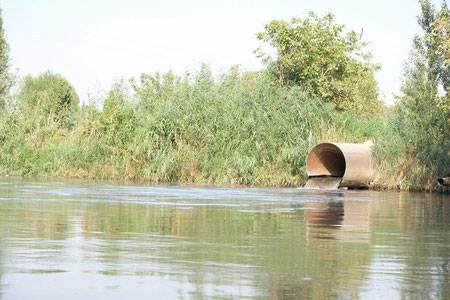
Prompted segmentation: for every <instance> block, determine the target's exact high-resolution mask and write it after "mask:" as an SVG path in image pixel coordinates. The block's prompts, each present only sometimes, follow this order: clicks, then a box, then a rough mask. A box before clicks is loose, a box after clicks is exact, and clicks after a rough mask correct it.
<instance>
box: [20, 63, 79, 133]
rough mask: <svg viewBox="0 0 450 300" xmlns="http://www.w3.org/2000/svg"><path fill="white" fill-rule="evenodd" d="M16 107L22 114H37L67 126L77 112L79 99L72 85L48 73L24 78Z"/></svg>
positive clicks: (60, 77) (59, 76)
mask: <svg viewBox="0 0 450 300" xmlns="http://www.w3.org/2000/svg"><path fill="white" fill-rule="evenodd" d="M17 101H18V107H19V109H20V110H21V111H22V113H24V114H29V113H31V112H35V113H38V114H39V115H41V116H42V117H43V118H47V119H52V120H54V121H57V122H59V123H61V124H62V125H65V126H68V125H70V124H71V122H73V119H74V114H75V113H76V112H77V111H78V104H79V99H78V95H77V93H76V92H75V89H74V88H73V87H72V85H71V84H70V83H69V82H68V81H67V80H66V79H65V78H64V77H62V76H61V75H59V74H55V73H52V72H50V71H47V72H44V73H42V74H40V75H39V76H37V77H32V76H31V75H28V76H26V77H25V78H24V80H23V83H22V86H21V89H20V93H19V95H18V100H17Z"/></svg>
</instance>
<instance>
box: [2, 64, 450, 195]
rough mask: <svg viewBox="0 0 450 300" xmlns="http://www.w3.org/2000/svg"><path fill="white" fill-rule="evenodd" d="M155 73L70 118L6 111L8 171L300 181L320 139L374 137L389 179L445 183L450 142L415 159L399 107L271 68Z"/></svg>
mask: <svg viewBox="0 0 450 300" xmlns="http://www.w3.org/2000/svg"><path fill="white" fill-rule="evenodd" d="M171 76H172V77H171ZM164 78H165V79H164ZM168 78H169V79H168ZM150 79H154V78H150ZM150 82H151V81H150V80H147V81H142V82H141V83H140V85H139V86H135V92H134V93H130V92H129V91H127V85H126V84H125V83H122V84H117V85H116V86H115V87H113V89H111V91H110V92H109V94H108V97H107V98H106V99H105V100H104V101H103V103H102V108H99V106H98V103H95V102H93V103H90V104H88V105H83V106H82V107H81V109H80V110H79V111H77V112H74V113H73V115H71V118H70V121H68V120H67V119H66V120H63V121H61V119H58V118H49V117H48V116H45V115H43V114H42V113H41V112H40V111H38V110H36V111H29V112H27V113H26V114H23V113H21V112H20V111H18V110H6V111H2V122H0V140H1V143H0V174H9V175H19V176H26V175H31V176H36V175H39V176H63V177H75V178H91V179H94V178H95V179H126V180H143V181H151V182H178V183H179V182H186V183H202V184H203V183H204V184H227V185H228V184H231V185H254V186H301V185H304V183H305V182H306V179H307V177H306V170H305V160H306V156H307V155H308V153H309V151H310V149H311V148H312V147H313V146H314V145H316V144H318V143H320V142H328V141H333V142H345V143H363V142H366V141H368V140H372V141H373V142H374V144H375V147H374V151H375V157H376V160H377V166H378V176H377V179H376V183H377V185H379V186H380V187H382V188H388V189H396V188H399V189H402V190H408V189H411V188H414V189H416V188H420V189H423V190H436V186H435V185H434V181H435V180H436V178H438V176H439V175H441V174H443V173H445V172H446V170H445V169H444V166H448V165H449V159H448V156H446V153H445V151H444V152H443V151H441V152H439V151H437V152H436V151H434V152H430V154H431V155H432V156H433V155H434V157H432V159H431V160H428V161H423V160H422V161H421V160H415V159H414V155H416V154H414V152H412V151H411V150H414V149H413V148H405V145H404V140H403V139H402V137H401V136H400V134H399V132H398V131H396V129H397V127H395V126H393V122H394V121H395V118H396V117H397V116H396V115H395V114H393V113H392V112H389V111H386V112H385V113H384V114H380V115H379V116H358V115H356V114H352V113H349V112H341V111H337V110H335V109H334V107H333V106H332V105H331V104H329V103H324V102H323V101H321V100H320V99H318V98H317V97H314V96H312V95H311V94H310V93H309V92H308V91H307V90H304V89H302V88H300V87H292V88H281V87H279V86H278V85H277V84H276V83H275V82H273V81H272V80H271V79H270V78H269V77H268V76H267V74H265V73H253V72H239V71H236V70H231V71H230V72H229V73H227V74H223V75H222V76H221V77H220V78H219V79H217V78H214V77H213V76H212V75H211V73H210V72H209V70H208V69H203V70H201V71H200V72H199V73H197V74H195V75H194V76H186V77H179V78H176V77H174V76H173V75H171V74H166V75H164V76H162V77H161V78H159V79H158V81H157V82H158V83H159V85H158V89H157V90H155V84H152V85H150ZM169 83H170V84H169ZM439 134H441V133H439ZM442 140H444V141H443V143H444V144H445V143H446V142H445V139H442ZM435 147H436V148H437V149H438V147H439V144H436V145H435ZM433 149H435V148H433ZM438 150H439V149H438ZM438 161H441V163H439V164H436V162H438ZM404 162H407V163H404ZM429 162H430V163H431V164H430V163H429ZM411 166H412V167H413V168H412V167H411Z"/></svg>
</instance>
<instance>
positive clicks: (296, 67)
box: [255, 12, 382, 114]
mask: <svg viewBox="0 0 450 300" xmlns="http://www.w3.org/2000/svg"><path fill="white" fill-rule="evenodd" d="M257 38H258V39H259V40H261V41H263V42H265V43H267V44H268V45H269V46H270V47H272V48H273V49H274V50H275V55H271V54H268V53H267V52H266V51H263V50H262V49H261V48H259V49H257V50H256V51H255V52H256V53H257V55H258V57H260V58H261V59H262V60H263V62H264V63H265V64H266V65H267V66H268V71H269V72H271V73H272V74H273V75H274V77H275V78H276V79H277V80H278V81H279V83H280V84H281V85H283V86H286V85H287V86H292V85H301V86H304V87H306V88H309V89H310V90H312V91H313V92H314V93H315V94H316V95H317V96H319V97H320V98H322V99H323V100H324V101H327V102H331V103H333V104H334V105H335V107H336V108H337V109H340V110H350V111H353V112H360V113H361V112H366V113H367V112H368V114H373V113H374V112H377V111H380V110H381V107H382V103H381V101H379V100H378V87H377V82H376V81H375V78H374V72H375V71H376V70H377V69H379V66H378V65H376V64H373V63H372V61H371V54H370V53H369V52H366V51H364V47H365V46H366V45H367V43H365V42H363V41H362V40H361V36H360V35H358V34H357V33H356V32H354V31H350V32H348V33H344V26H343V25H339V24H336V23H335V21H334V15H333V14H331V13H329V14H326V15H324V16H322V17H321V16H318V15H316V14H315V13H313V12H310V13H309V14H308V17H307V18H305V19H301V18H292V19H291V20H289V21H284V20H273V21H271V22H270V23H268V24H267V25H265V27H264V31H263V32H260V33H258V34H257Z"/></svg>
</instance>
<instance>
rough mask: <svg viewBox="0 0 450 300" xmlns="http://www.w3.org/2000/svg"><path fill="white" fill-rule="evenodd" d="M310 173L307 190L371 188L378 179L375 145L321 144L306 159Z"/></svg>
mask: <svg viewBox="0 0 450 300" xmlns="http://www.w3.org/2000/svg"><path fill="white" fill-rule="evenodd" d="M306 173H307V174H308V177H309V180H308V182H307V183H306V186H305V187H306V188H317V189H337V188H340V187H356V188H360V187H367V186H368V185H369V184H370V182H371V181H373V179H374V177H375V168H374V164H373V158H372V144H371V143H365V144H348V143H321V144H318V145H316V146H315V147H314V148H312V149H311V151H310V152H309V154H308V157H307V158H306Z"/></svg>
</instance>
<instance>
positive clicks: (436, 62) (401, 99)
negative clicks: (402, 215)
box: [392, 0, 450, 185]
mask: <svg viewBox="0 0 450 300" xmlns="http://www.w3.org/2000/svg"><path fill="white" fill-rule="evenodd" d="M419 3H420V5H421V8H422V14H421V15H420V16H419V17H418V23H419V25H420V26H421V27H422V29H423V31H424V35H423V36H416V37H415V38H414V40H413V47H412V51H411V54H410V59H409V61H408V63H407V64H406V65H405V71H404V79H403V83H402V86H401V89H400V90H401V92H402V95H401V96H397V103H396V106H395V110H396V114H395V117H394V119H393V124H392V125H393V128H394V130H395V131H396V132H397V133H398V135H399V137H400V140H396V141H394V142H395V143H396V144H397V147H398V148H401V147H402V146H403V147H404V149H403V151H399V155H402V156H404V157H406V162H405V163H403V164H402V166H401V168H399V170H401V172H402V173H403V174H404V175H405V177H406V178H407V179H408V180H406V181H407V182H408V183H409V184H412V185H415V184H417V185H430V184H431V182H433V178H435V177H436V176H438V175H439V174H441V175H442V174H446V173H447V172H448V169H447V168H448V166H449V165H450V161H449V157H450V152H449V149H450V144H449V139H448V132H449V127H448V121H449V119H450V98H449V95H448V86H449V68H448V67H446V66H445V60H444V56H443V55H442V54H441V53H440V52H439V51H437V50H438V49H442V46H443V45H442V43H443V40H442V39H441V40H439V39H435V38H433V39H432V40H430V38H429V35H430V34H432V33H433V31H434V29H433V27H434V26H435V25H433V24H436V23H435V20H436V19H437V16H438V15H439V13H438V12H436V10H435V8H434V6H433V5H431V3H430V1H429V0H420V1H419ZM441 86H442V87H444V89H443V92H442V91H440V90H441V89H440V87H441ZM399 161H401V160H399Z"/></svg>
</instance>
